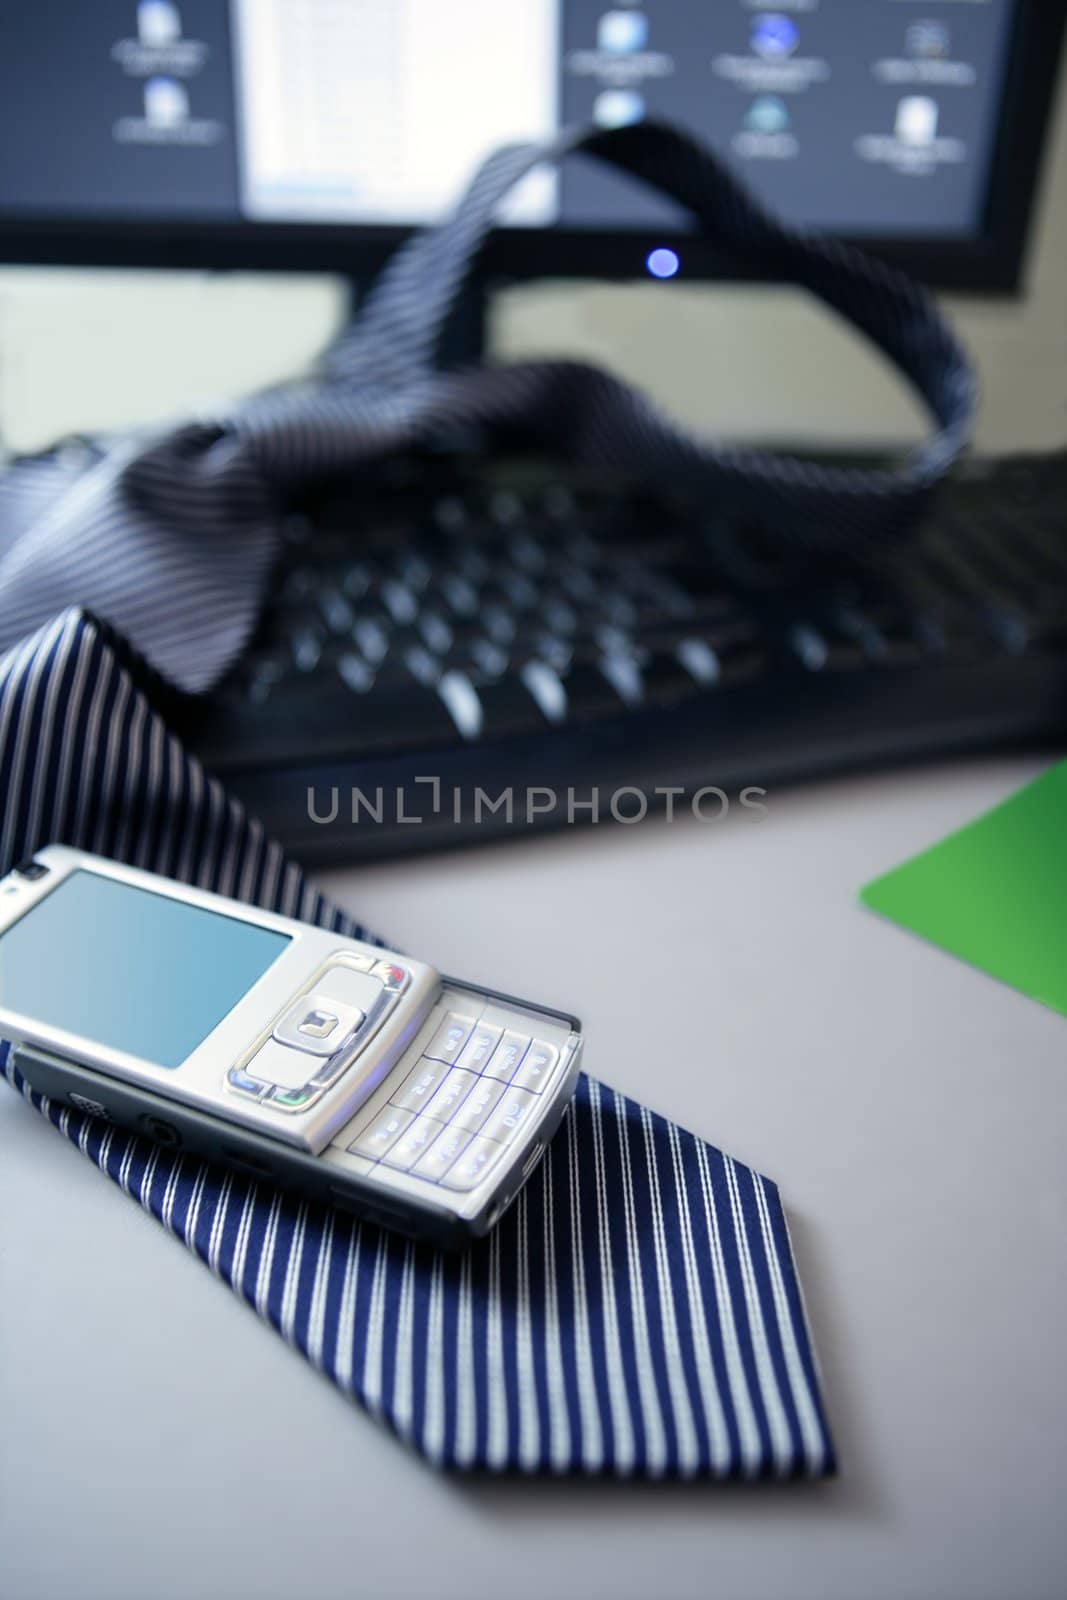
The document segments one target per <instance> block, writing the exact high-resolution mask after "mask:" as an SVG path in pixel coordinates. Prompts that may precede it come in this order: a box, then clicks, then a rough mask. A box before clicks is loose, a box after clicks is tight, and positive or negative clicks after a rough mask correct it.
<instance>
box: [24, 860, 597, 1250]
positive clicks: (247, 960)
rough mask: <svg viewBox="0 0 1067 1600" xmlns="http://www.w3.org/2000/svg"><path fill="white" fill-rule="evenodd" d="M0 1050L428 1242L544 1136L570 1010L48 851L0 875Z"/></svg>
mask: <svg viewBox="0 0 1067 1600" xmlns="http://www.w3.org/2000/svg"><path fill="white" fill-rule="evenodd" d="M0 1037H3V1038H6V1039H8V1040H10V1041H11V1042H12V1043H13V1045H14V1047H15V1050H16V1056H15V1059H16V1064H17V1065H18V1067H19V1068H20V1070H21V1072H22V1075H23V1077H24V1078H25V1079H26V1081H27V1082H28V1083H29V1084H30V1086H31V1087H32V1088H34V1089H38V1090H40V1091H41V1092H42V1093H43V1094H46V1095H48V1096H49V1097H51V1098H52V1099H53V1100H57V1101H59V1102H60V1103H66V1104H69V1105H73V1106H76V1107H78V1108H79V1109H81V1110H82V1111H87V1112H90V1113H92V1114H94V1115H96V1116H99V1117H104V1118H106V1119H108V1120H110V1121H112V1122H115V1123H118V1124H120V1125H122V1126H125V1127H129V1128H133V1129H136V1130H138V1131H140V1132H143V1133H146V1134H148V1135H150V1136H151V1137H152V1138H154V1139H155V1140H156V1141H157V1142H159V1143H162V1144H166V1145H170V1146H176V1147H182V1148H184V1149H188V1150H189V1151H190V1152H192V1153H193V1154H196V1155H201V1156H205V1157H208V1158H210V1159H213V1160H220V1161H223V1162H225V1163H227V1164H228V1165H229V1166H231V1167H233V1168H235V1169H237V1170H238V1171H240V1172H242V1173H244V1174H249V1175H252V1176H254V1177H256V1178H261V1179H263V1180H264V1181H266V1182H269V1183H271V1184H274V1185H277V1186H279V1187H283V1188H288V1189H293V1190H296V1191H298V1192H300V1193H302V1194H304V1195H306V1196H307V1197H308V1198H311V1199H319V1200H322V1201H325V1202H327V1203H329V1204H331V1205H336V1206H341V1207H343V1208H345V1209H347V1210H350V1211H352V1212H354V1213H355V1214H356V1215H358V1216H361V1217H364V1218H366V1219H368V1220H370V1221H372V1222H375V1223H378V1224H380V1225H381V1226H384V1227H389V1228H395V1229H398V1230H399V1231H400V1232H402V1233H405V1234H408V1235H410V1236H413V1237H420V1238H428V1239H433V1240H436V1241H437V1242H439V1243H442V1244H447V1245H462V1244H463V1243H464V1242H466V1241H467V1240H470V1239H472V1238H475V1237H478V1236H480V1235H482V1234H484V1233H486V1232H487V1231H488V1230H489V1229H490V1228H491V1227H492V1226H493V1224H494V1223H495V1222H496V1221H497V1219H498V1218H499V1216H500V1215H501V1213H502V1212H503V1210H504V1208H505V1207H506V1206H507V1205H508V1204H509V1202H510V1201H511V1200H513V1199H514V1197H515V1195H516V1194H517V1192H518V1190H519V1189H520V1188H521V1186H522V1184H523V1183H524V1182H525V1180H526V1178H527V1177H528V1176H529V1174H530V1173H531V1172H532V1171H533V1169H534V1167H535V1166H536V1165H537V1162H538V1161H539V1160H540V1158H541V1156H542V1154H543V1153H544V1150H545V1147H546V1145H547V1143H548V1141H549V1140H550V1138H551V1137H552V1135H553V1133H554V1132H555V1131H556V1128H557V1126H558V1125H559V1122H560V1120H561V1118H562V1116H563V1114H564V1111H565V1110H566V1107H567V1104H568V1102H569V1101H570V1098H571V1095H572V1093H573V1090H574V1085H575V1080H576V1078H577V1075H578V1060H579V1055H580V1053H581V1046H582V1034H581V1026H580V1024H579V1022H578V1021H577V1020H576V1019H575V1018H574V1017H572V1016H568V1015H566V1014H564V1013H561V1012H557V1011H552V1010H550V1009H549V1008H548V1007H545V1006H541V1005H536V1004H533V1003H531V1002H529V1001H525V1000H515V999H511V998H509V997H507V996H505V995H500V994H496V993H494V992H493V991H491V990H488V989H484V988H482V987H481V986H480V985H478V984H473V983H464V982H459V981H456V980H455V979H452V978H445V977H442V976H441V974H440V973H438V972H437V971H436V970H435V969H434V968H433V967H431V966H428V965H427V964H426V963H425V962H422V961H414V960H411V959H410V958H409V957H407V956H403V955H398V954H397V953H395V952H394V951H391V950H382V949H378V948H377V947H375V946H373V945H369V944H364V943H361V942H360V941H358V940H355V939H348V938H345V937H343V936H342V935H340V934H336V933H329V932H327V931H325V930H324V929H322V928H318V927H312V926H311V925H309V924H307V923H303V922H296V921H294V920H292V919H291V918H289V917H282V916H276V915H274V914H273V913H271V912H268V911H260V910H258V909H256V908H255V907H253V906H248V905H245V904H243V903H241V902H239V901H235V900H229V899H226V898H224V897H223V896H221V895H217V894H210V893H208V892H206V891H205V890H203V889H194V888H190V887H188V886H187V885H185V884H181V883H176V882H172V881H171V880H170V879H168V878H161V877H157V876H156V875H155V874H153V873H149V872H142V871H140V870H138V869H136V868H134V867H127V866H122V865H120V864H119V863H117V862H114V861H107V860H103V859H101V858H100V857H97V856H91V855H87V854H85V853H84V852H82V851H79V850H72V849H69V848H67V847H66V846H63V845H50V846H49V847H48V848H47V849H44V850H41V851H39V852H38V854H36V855H35V856H34V857H33V859H32V860H31V861H27V862H24V863H23V864H22V865H21V866H19V867H16V868H15V869H14V871H13V872H11V873H9V874H8V876H7V877H6V878H4V879H2V880H0Z"/></svg>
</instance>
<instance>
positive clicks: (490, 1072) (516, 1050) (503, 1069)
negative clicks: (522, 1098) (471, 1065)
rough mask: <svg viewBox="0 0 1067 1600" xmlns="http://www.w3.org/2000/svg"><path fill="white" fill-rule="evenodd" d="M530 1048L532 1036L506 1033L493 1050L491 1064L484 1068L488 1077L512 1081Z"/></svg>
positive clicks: (502, 1081)
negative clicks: (516, 1069)
mask: <svg viewBox="0 0 1067 1600" xmlns="http://www.w3.org/2000/svg"><path fill="white" fill-rule="evenodd" d="M529 1048H530V1036H529V1034H525V1033H510V1032H509V1033H506V1034H505V1035H504V1037H503V1038H502V1039H501V1041H500V1043H499V1044H498V1045H497V1047H496V1049H495V1050H494V1051H493V1054H492V1056H491V1057H490V1060H489V1065H488V1066H487V1067H486V1068H485V1069H484V1070H485V1076H486V1077H487V1078H499V1079H500V1082H501V1083H510V1082H511V1080H512V1078H513V1077H514V1075H515V1068H516V1067H517V1066H518V1064H519V1062H520V1061H521V1060H522V1058H523V1056H524V1055H525V1054H526V1052H527V1050H528V1049H529Z"/></svg>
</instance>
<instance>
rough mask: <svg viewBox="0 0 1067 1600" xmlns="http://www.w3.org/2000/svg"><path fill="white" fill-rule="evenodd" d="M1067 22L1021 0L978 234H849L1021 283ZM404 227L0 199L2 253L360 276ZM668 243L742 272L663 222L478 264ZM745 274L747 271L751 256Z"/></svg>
mask: <svg viewBox="0 0 1067 1600" xmlns="http://www.w3.org/2000/svg"><path fill="white" fill-rule="evenodd" d="M1065 24H1067V7H1064V6H1063V4H1062V0H1021V4H1020V9H1019V12H1018V14H1017V16H1016V19H1015V24H1014V27H1013V32H1012V39H1011V44H1010V47H1009V52H1008V59H1007V62H1006V64H1005V75H1004V86H1003V90H1002V94H1001V102H1000V107H999V115H998V122H997V127H998V137H997V141H996V148H995V152H994V156H993V160H992V163H991V168H990V181H989V189H988V193H987V197H986V204H985V210H984V217H983V221H982V225H981V228H980V230H979V232H978V234H977V235H976V236H972V237H965V238H959V239H953V238H947V237H933V236H929V237H927V236H913V237H904V236H894V237H876V238H872V237H856V238H854V239H853V241H852V242H854V243H856V244H858V245H860V246H862V247H863V248H864V249H867V250H869V251H871V252H872V253H873V254H875V255H878V256H880V257H882V258H883V259H884V260H887V261H890V262H892V263H894V264H896V265H898V266H901V267H903V268H905V269H906V270H908V271H910V272H911V273H913V274H914V275H915V276H916V277H918V278H921V279H923V280H924V281H925V282H927V283H929V284H930V285H931V286H933V287H935V288H941V289H951V290H956V291H960V292H964V293H980V294H1005V295H1010V294H1016V293H1018V292H1019V291H1020V289H1021V288H1022V285H1023V276H1024V269H1025V260H1026V249H1027V242H1028V236H1029V232H1030V226H1031V223H1032V220H1033V210H1034V198H1035V194H1036V191H1037V186H1038V181H1039V178H1040V174H1041V169H1042V165H1043V161H1042V158H1043V154H1044V146H1045V140H1046V134H1047V131H1048V128H1049V124H1050V116H1051V110H1052V104H1053V98H1054V91H1055V87H1056V81H1057V76H1058V72H1059V65H1060V55H1061V52H1062V48H1063V40H1064V32H1065ZM409 232H410V230H408V229H404V228H397V227H352V226H345V225H332V224H321V223H316V224H305V223H274V222H249V221H241V222H219V221H218V220H217V219H204V220H202V221H201V220H183V221H180V222H161V221H160V220H159V219H157V218H145V219H143V220H135V221H131V220H129V219H125V218H122V219H120V218H99V219H97V218H93V219H86V218H76V219H75V218H70V219H60V218H48V217H40V218H35V219H33V220H32V221H27V220H26V219H25V218H24V217H20V218H17V219H16V218H12V217H10V216H8V217H5V216H4V215H3V214H2V213H0V264H3V265H10V266H79V267H148V268H171V269H174V268H178V269H180V268H195V269H199V270H218V271H227V270H244V271H256V272H264V271H265V272H280V273H304V272H316V273H340V274H342V275H344V276H346V277H350V278H352V279H355V280H357V281H359V282H365V281H366V280H367V279H368V278H369V277H371V276H372V275H373V274H374V273H375V272H376V271H377V270H378V269H379V268H380V266H381V265H382V263H383V262H384V261H385V260H386V259H387V258H388V256H389V255H390V254H391V253H392V252H393V251H394V250H395V249H396V247H397V245H398V244H400V243H401V242H402V241H403V240H404V239H405V238H406V237H407V236H408V234H409ZM664 244H668V245H672V246H674V247H675V249H676V250H677V251H678V253H679V256H680V258H681V264H682V265H681V273H680V276H682V277H684V278H686V279H689V280H697V281H709V280H716V279H718V280H722V279H731V278H736V277H737V276H738V274H737V271H736V269H734V268H731V264H730V261H729V260H728V259H727V258H725V257H724V256H723V254H722V252H721V251H720V250H719V249H718V248H717V247H716V245H715V243H714V241H712V240H709V239H705V238H701V237H699V236H694V235H690V234H670V233H667V232H665V231H664V230H657V231H656V232H655V233H651V232H648V231H647V230H627V231H625V232H611V233H609V232H601V231H599V230H597V231H584V230H574V229H562V228H550V229H543V230H537V229H525V228H519V229H500V230H498V231H497V232H495V233H494V234H493V235H492V237H491V238H490V240H489V241H488V244H487V245H486V248H485V250H484V252H483V257H482V261H481V264H480V265H481V272H482V275H483V276H484V277H485V278H487V279H489V280H492V281H508V282H517V281H521V280H528V279H531V278H598V279H607V280H612V281H627V280H632V279H636V278H642V277H644V276H645V274H646V267H645V263H646V260H647V257H648V254H649V252H650V251H651V250H652V249H654V248H655V247H656V246H658V245H664ZM745 276H746V277H750V276H752V274H751V272H750V271H749V270H748V269H747V268H746V271H745Z"/></svg>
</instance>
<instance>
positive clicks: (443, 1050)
mask: <svg viewBox="0 0 1067 1600" xmlns="http://www.w3.org/2000/svg"><path fill="white" fill-rule="evenodd" d="M474 1020H475V1019H474V1018H473V1017H467V1016H464V1015H462V1014H461V1013H460V1012H458V1011H450V1012H449V1013H448V1014H447V1016H446V1017H445V1020H444V1021H443V1022H442V1024H441V1026H440V1027H439V1028H438V1030H437V1032H436V1033H435V1034H434V1036H433V1038H432V1039H431V1040H430V1042H429V1044H428V1045H427V1046H426V1049H425V1050H424V1051H423V1055H424V1056H429V1057H430V1059H431V1060H433V1061H446V1062H447V1063H448V1065H449V1066H451V1065H452V1063H453V1062H454V1061H455V1060H456V1059H457V1057H458V1056H459V1053H460V1051H461V1050H462V1049H463V1046H464V1045H465V1044H466V1042H467V1040H468V1039H469V1038H470V1034H471V1029H472V1028H473V1027H474Z"/></svg>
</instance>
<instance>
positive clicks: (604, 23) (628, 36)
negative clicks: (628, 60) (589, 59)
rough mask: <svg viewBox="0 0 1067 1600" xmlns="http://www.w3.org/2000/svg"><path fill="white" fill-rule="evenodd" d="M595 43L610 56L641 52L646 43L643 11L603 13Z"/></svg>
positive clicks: (646, 32)
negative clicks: (610, 54)
mask: <svg viewBox="0 0 1067 1600" xmlns="http://www.w3.org/2000/svg"><path fill="white" fill-rule="evenodd" d="M596 42H597V45H598V47H599V48H600V49H601V50H610V51H611V53H612V55H628V54H629V53H630V52H631V51H633V50H643V49H644V47H645V45H646V44H647V43H648V18H647V17H646V16H645V14H644V12H643V11H605V13H604V15H603V16H602V17H601V19H600V23H599V25H598V27H597V34H596Z"/></svg>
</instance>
